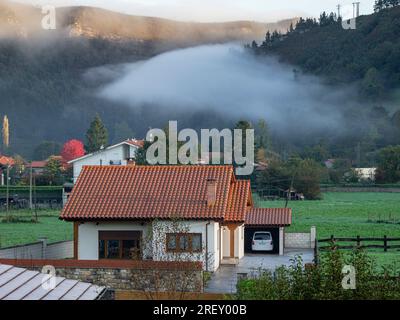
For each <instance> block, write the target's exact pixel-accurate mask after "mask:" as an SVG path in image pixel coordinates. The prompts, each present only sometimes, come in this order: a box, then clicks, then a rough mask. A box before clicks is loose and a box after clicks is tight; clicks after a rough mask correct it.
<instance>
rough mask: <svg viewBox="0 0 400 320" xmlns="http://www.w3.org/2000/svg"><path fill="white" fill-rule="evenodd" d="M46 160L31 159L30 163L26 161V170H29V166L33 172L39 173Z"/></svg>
mask: <svg viewBox="0 0 400 320" xmlns="http://www.w3.org/2000/svg"><path fill="white" fill-rule="evenodd" d="M47 162H48V160H43V161H32V162H31V163H28V164H27V165H26V168H27V169H28V170H31V168H32V172H33V174H36V175H40V174H43V173H44V170H45V168H46V166H47Z"/></svg>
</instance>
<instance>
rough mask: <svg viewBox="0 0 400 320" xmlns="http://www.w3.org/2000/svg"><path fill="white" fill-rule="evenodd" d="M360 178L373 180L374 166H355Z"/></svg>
mask: <svg viewBox="0 0 400 320" xmlns="http://www.w3.org/2000/svg"><path fill="white" fill-rule="evenodd" d="M354 170H355V172H356V173H357V175H358V176H359V177H360V179H361V180H369V181H375V173H376V168H355V169H354Z"/></svg>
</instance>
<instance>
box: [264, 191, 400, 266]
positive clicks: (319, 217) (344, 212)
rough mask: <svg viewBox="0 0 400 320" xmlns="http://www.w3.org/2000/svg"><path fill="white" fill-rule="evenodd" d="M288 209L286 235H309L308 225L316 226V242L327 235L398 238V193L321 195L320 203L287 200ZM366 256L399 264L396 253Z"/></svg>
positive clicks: (268, 204) (272, 203)
mask: <svg viewBox="0 0 400 320" xmlns="http://www.w3.org/2000/svg"><path fill="white" fill-rule="evenodd" d="M258 205H259V206H261V207H283V206H284V205H285V202H284V201H259V202H258ZM288 206H289V207H290V208H292V209H293V224H292V226H290V227H289V228H287V229H286V231H287V232H309V230H310V227H311V226H316V227H317V237H318V239H322V238H329V237H330V236H331V235H334V236H335V237H356V236H357V235H359V236H361V237H383V236H384V235H387V236H388V237H400V193H368V192H358V193H341V192H331V193H324V194H323V200H320V201H291V202H289V205H288ZM379 220H384V221H387V222H390V223H379V222H377V221H379ZM353 244H354V243H353ZM371 244H372V243H371ZM379 244H380V245H382V244H383V243H382V242H380V243H379ZM396 244H399V243H396ZM370 253H371V255H372V256H374V257H375V258H376V259H377V260H378V262H379V264H388V263H392V262H398V263H400V251H399V250H395V249H394V250H390V251H389V252H387V253H384V252H383V249H382V250H379V249H374V250H371V251H370Z"/></svg>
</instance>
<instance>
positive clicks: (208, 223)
mask: <svg viewBox="0 0 400 320" xmlns="http://www.w3.org/2000/svg"><path fill="white" fill-rule="evenodd" d="M210 224H211V222H210V221H208V222H207V223H206V272H208V226H209V225H210Z"/></svg>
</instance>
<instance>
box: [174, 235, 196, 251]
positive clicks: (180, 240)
mask: <svg viewBox="0 0 400 320" xmlns="http://www.w3.org/2000/svg"><path fill="white" fill-rule="evenodd" d="M201 249H202V241H201V233H167V251H168V252H201Z"/></svg>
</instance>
